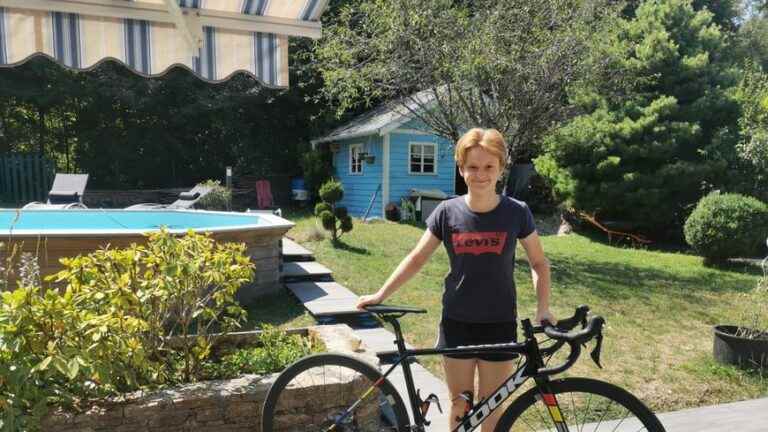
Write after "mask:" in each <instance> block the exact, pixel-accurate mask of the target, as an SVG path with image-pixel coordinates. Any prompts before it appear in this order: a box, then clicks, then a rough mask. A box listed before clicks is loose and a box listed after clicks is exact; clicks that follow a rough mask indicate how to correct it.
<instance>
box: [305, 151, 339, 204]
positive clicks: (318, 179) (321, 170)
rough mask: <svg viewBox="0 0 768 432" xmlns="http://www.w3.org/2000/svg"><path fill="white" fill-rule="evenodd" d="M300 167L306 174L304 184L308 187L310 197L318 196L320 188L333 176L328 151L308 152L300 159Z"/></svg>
mask: <svg viewBox="0 0 768 432" xmlns="http://www.w3.org/2000/svg"><path fill="white" fill-rule="evenodd" d="M299 165H301V169H302V171H303V172H304V184H305V185H306V186H307V190H308V191H309V195H310V197H314V196H317V195H318V191H319V189H320V186H321V185H322V184H323V183H325V182H326V181H328V179H330V178H331V175H332V174H333V166H332V165H331V155H330V152H328V151H327V150H312V151H309V152H306V153H304V154H303V155H302V156H301V159H299Z"/></svg>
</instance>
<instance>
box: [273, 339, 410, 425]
mask: <svg viewBox="0 0 768 432" xmlns="http://www.w3.org/2000/svg"><path fill="white" fill-rule="evenodd" d="M356 402H357V405H354V404H355V403H356ZM261 425H262V429H261V430H262V432H294V431H295V432H321V431H335V432H405V431H407V430H408V428H409V419H408V413H407V411H406V409H405V405H404V404H403V400H402V398H401V397H400V395H399V394H398V393H397V391H396V390H395V388H394V387H393V386H392V384H391V383H390V382H389V381H387V380H386V379H383V377H382V375H381V373H380V372H379V371H378V370H376V368H374V367H373V366H371V365H369V364H367V363H365V362H363V361H360V360H358V359H356V358H353V357H350V356H346V355H342V354H317V355H312V356H309V357H305V358H303V359H301V360H299V361H297V362H296V363H294V364H292V365H291V366H289V367H288V368H286V369H285V370H284V371H283V372H282V373H281V374H280V375H279V376H278V378H277V380H275V382H274V384H272V387H271V388H270V389H269V392H268V393H267V398H266V399H265V400H264V408H263V410H262V423H261ZM334 425H335V426H334Z"/></svg>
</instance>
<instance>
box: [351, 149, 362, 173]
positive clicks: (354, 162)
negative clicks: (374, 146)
mask: <svg viewBox="0 0 768 432" xmlns="http://www.w3.org/2000/svg"><path fill="white" fill-rule="evenodd" d="M362 152H363V145H362V144H352V145H350V146H349V173H350V174H362V173H363V158H362V157H361V156H360V153H362Z"/></svg>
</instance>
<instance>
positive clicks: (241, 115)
mask: <svg viewBox="0 0 768 432" xmlns="http://www.w3.org/2000/svg"><path fill="white" fill-rule="evenodd" d="M295 46H296V47H295V49H293V50H292V51H291V52H292V55H293V56H292V58H291V62H292V63H297V62H298V63H300V62H301V61H302V55H303V53H305V50H306V49H308V48H307V44H306V42H303V41H297V42H296V43H295ZM292 48H294V47H292ZM294 69H298V70H296V72H297V73H300V72H301V71H302V70H303V69H302V68H294ZM292 71H293V70H292ZM307 73H309V72H307ZM300 79H302V77H299V76H297V75H296V73H294V74H293V75H292V76H291V80H292V82H293V83H294V84H296V83H297V82H298V81H299V80H300ZM314 92H315V90H314V87H313V86H310V85H293V87H291V88H290V89H288V90H274V89H269V88H265V87H263V86H262V85H261V84H260V83H258V82H257V81H255V80H254V79H252V78H251V77H249V76H247V75H245V74H239V75H236V76H234V77H233V78H231V79H230V80H228V81H227V82H225V83H219V84H210V83H206V82H204V81H201V80H200V79H198V78H197V77H195V76H193V75H192V74H191V73H190V72H189V71H186V70H184V69H181V68H179V69H172V70H171V71H169V72H168V73H167V74H166V75H164V76H162V77H158V78H145V77H141V76H138V75H136V74H134V73H133V72H131V71H130V70H128V69H127V68H125V67H123V66H121V65H119V64H117V63H114V62H105V63H103V64H102V65H100V66H99V67H97V68H95V69H94V70H92V71H88V72H74V71H71V70H67V69H64V68H62V67H61V66H59V65H57V64H55V63H53V62H51V61H50V60H47V59H45V58H42V57H38V58H33V59H31V60H30V61H28V62H26V63H25V64H23V65H20V66H17V67H15V68H8V69H5V68H3V69H0V151H3V152H35V153H39V154H44V155H47V156H49V157H51V158H52V159H53V160H55V161H56V163H57V169H58V170H60V171H67V172H88V173H89V174H90V178H89V186H90V187H95V188H115V189H119V188H151V187H182V186H189V185H192V184H195V183H198V182H199V181H201V180H203V179H206V178H222V177H223V176H224V171H225V167H226V166H233V167H234V171H235V174H236V175H243V174H250V175H257V176H270V175H275V174H283V175H295V174H298V173H299V171H300V169H299V167H298V164H297V163H296V160H297V155H299V154H301V153H303V152H304V151H306V150H308V148H309V139H311V138H312V137H314V136H317V135H318V134H320V133H322V132H324V131H325V130H326V129H328V128H329V127H332V126H333V124H334V122H335V121H336V120H335V119H333V118H332V115H330V114H326V110H325V109H324V107H323V106H322V105H320V104H318V103H314V102H313V101H311V100H308V98H309V95H310V94H312V93H314Z"/></svg>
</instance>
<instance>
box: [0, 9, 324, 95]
mask: <svg viewBox="0 0 768 432" xmlns="http://www.w3.org/2000/svg"><path fill="white" fill-rule="evenodd" d="M25 1H26V2H28V3H24V2H20V1H19V0H0V66H14V65H17V64H19V63H22V62H24V61H26V60H27V59H29V58H30V57H31V56H33V55H36V54H44V55H47V56H50V57H51V58H53V59H55V60H56V61H58V62H59V63H61V64H62V65H64V66H67V67H70V68H73V69H80V70H82V69H89V68H92V67H93V66H95V65H97V64H98V63H99V62H101V61H102V60H104V59H110V58H111V59H116V60H118V61H120V62H122V63H124V64H125V65H127V66H128V67H130V68H132V69H133V70H135V71H136V72H137V73H139V74H142V75H146V76H156V75H162V74H163V73H164V72H166V71H167V70H168V69H169V68H170V67H171V66H175V65H184V66H186V67H188V68H189V69H191V70H192V71H194V73H195V74H197V75H198V76H200V77H201V78H203V79H205V80H209V81H221V80H225V79H227V78H228V77H229V76H231V75H232V74H233V73H235V72H238V71H246V72H249V73H251V74H253V75H254V76H255V77H256V78H258V79H259V80H261V81H262V82H263V83H265V84H266V85H269V86H273V87H287V86H288V37H289V35H310V34H309V33H303V32H304V31H307V32H314V33H312V34H311V35H310V37H318V36H319V29H320V26H319V22H318V21H319V18H320V15H321V14H322V13H323V10H324V9H325V7H326V6H327V2H328V0H174V1H177V2H178V6H179V7H180V8H181V11H182V12H183V15H184V17H185V19H186V22H187V23H190V24H191V27H195V24H196V26H197V28H198V29H199V38H198V39H199V42H198V43H197V45H198V46H194V45H190V44H189V43H188V42H187V40H186V39H185V37H188V35H189V34H190V32H189V31H187V30H186V29H183V28H180V27H179V26H178V25H177V24H178V21H177V22H176V23H174V21H173V19H172V13H171V12H169V7H170V6H168V5H167V4H166V1H167V0H123V1H125V2H126V3H119V2H117V1H114V0H25ZM116 3H117V4H119V5H118V6H114V5H115V4H116ZM128 3H129V4H128ZM122 4H126V6H120V5H122ZM30 6H36V7H34V8H33V7H30ZM171 6H173V7H175V5H171ZM122 8H125V9H122ZM46 9H47V10H46ZM105 11H106V12H105ZM142 16H146V17H148V19H138V17H142ZM182 22H184V21H182ZM233 23H234V24H236V25H232V24H233ZM261 28H263V29H264V31H253V29H257V30H258V29H261ZM294 28H297V29H299V30H296V31H293V30H291V29H294ZM306 29H309V30H306ZM192 33H193V34H194V32H192Z"/></svg>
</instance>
